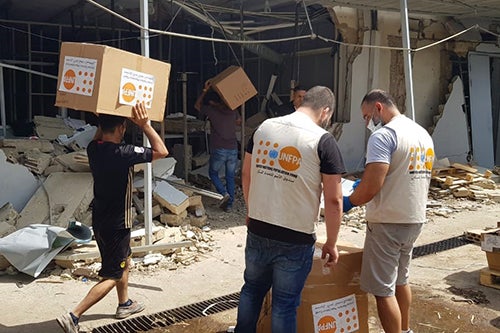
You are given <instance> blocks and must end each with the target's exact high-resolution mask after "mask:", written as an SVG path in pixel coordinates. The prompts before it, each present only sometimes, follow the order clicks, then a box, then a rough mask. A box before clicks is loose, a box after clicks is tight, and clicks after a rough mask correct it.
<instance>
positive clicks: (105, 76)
mask: <svg viewBox="0 0 500 333" xmlns="http://www.w3.org/2000/svg"><path fill="white" fill-rule="evenodd" d="M169 75H170V64H169V63H166V62H163V61H159V60H155V59H150V58H146V57H143V56H140V55H138V54H135V53H130V52H127V51H123V50H119V49H116V48H113V47H110V46H106V45H97V44H87V43H62V46H61V52H60V57H59V75H58V79H57V94H56V103H55V105H56V106H59V107H66V108H71V109H75V110H81V111H89V112H94V113H97V114H99V113H105V114H112V115H119V116H124V117H130V116H131V115H132V106H133V105H135V104H136V103H137V102H138V101H139V102H140V101H144V103H145V104H146V108H147V110H148V115H149V119H150V120H154V121H163V116H164V113H165V105H166V99H167V89H168V82H169Z"/></svg>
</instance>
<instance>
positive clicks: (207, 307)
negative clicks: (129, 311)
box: [92, 236, 471, 333]
mask: <svg viewBox="0 0 500 333" xmlns="http://www.w3.org/2000/svg"><path fill="white" fill-rule="evenodd" d="M470 243H471V241H469V240H467V239H465V238H464V237H463V236H456V237H452V238H448V239H444V240H441V241H438V242H434V243H430V244H425V245H421V246H417V247H415V248H414V249H413V258H418V257H423V256H426V255H429V254H434V253H438V252H442V251H446V250H451V249H454V248H457V247H460V246H463V245H467V244H470ZM239 299H240V293H239V292H238V293H234V294H230V295H226V296H221V297H217V298H213V299H211V300H207V301H203V302H199V303H194V304H190V305H186V306H182V307H179V308H176V309H172V310H166V311H163V312H159V313H155V314H151V315H143V316H139V317H134V318H130V319H125V320H121V321H119V322H116V323H112V324H108V325H105V326H101V327H97V328H94V329H93V330H92V333H135V332H147V331H148V330H152V329H155V328H161V327H167V326H170V325H173V324H175V323H180V322H183V321H186V320H190V319H194V318H198V317H203V316H208V315H212V314H215V313H218V312H222V311H226V310H231V309H234V308H236V307H237V306H238V301H239Z"/></svg>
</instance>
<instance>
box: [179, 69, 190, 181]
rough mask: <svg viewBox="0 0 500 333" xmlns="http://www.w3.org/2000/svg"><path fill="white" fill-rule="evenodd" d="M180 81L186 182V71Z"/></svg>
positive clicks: (185, 178) (186, 177)
mask: <svg viewBox="0 0 500 333" xmlns="http://www.w3.org/2000/svg"><path fill="white" fill-rule="evenodd" d="M181 82H182V115H183V116H182V119H183V125H184V126H183V132H182V133H183V136H182V138H183V140H182V142H183V145H184V180H185V181H186V183H187V182H188V176H189V175H188V173H189V172H188V163H191V161H190V160H189V156H188V151H189V149H188V144H189V142H188V131H187V73H186V72H183V73H181Z"/></svg>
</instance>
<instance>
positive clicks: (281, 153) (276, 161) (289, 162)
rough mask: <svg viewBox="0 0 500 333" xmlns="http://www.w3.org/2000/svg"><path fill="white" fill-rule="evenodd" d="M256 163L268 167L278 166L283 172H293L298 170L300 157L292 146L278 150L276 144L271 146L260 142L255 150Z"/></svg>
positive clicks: (267, 142)
mask: <svg viewBox="0 0 500 333" xmlns="http://www.w3.org/2000/svg"><path fill="white" fill-rule="evenodd" d="M256 162H257V163H260V164H263V165H268V166H270V167H276V166H277V165H279V166H280V167H281V168H282V169H283V170H285V171H295V170H297V169H298V168H300V164H301V162H302V155H301V154H300V152H299V150H298V149H297V148H295V147H293V146H286V147H283V148H281V149H280V148H279V144H278V143H274V144H271V142H269V141H266V142H264V141H262V140H261V141H260V142H259V147H258V148H257V158H256Z"/></svg>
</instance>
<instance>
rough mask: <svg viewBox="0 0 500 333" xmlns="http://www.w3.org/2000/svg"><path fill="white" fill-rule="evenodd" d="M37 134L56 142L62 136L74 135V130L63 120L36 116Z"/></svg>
mask: <svg viewBox="0 0 500 333" xmlns="http://www.w3.org/2000/svg"><path fill="white" fill-rule="evenodd" d="M33 122H34V123H35V131H36V134H37V135H38V136H39V137H40V138H42V139H47V140H55V139H57V137H58V136H59V135H61V134H66V135H72V134H73V132H74V130H73V129H72V128H71V127H69V126H67V125H66V123H65V122H64V119H62V118H55V117H45V116H35V117H34V119H33Z"/></svg>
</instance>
